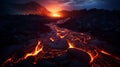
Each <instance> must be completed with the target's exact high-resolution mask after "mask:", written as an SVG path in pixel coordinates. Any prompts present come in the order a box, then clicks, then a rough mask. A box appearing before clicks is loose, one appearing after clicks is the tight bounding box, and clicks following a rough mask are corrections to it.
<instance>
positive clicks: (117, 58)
mask: <svg viewBox="0 0 120 67" xmlns="http://www.w3.org/2000/svg"><path fill="white" fill-rule="evenodd" d="M101 53H103V54H105V55H108V56H111V57H113V58H115V59H116V60H120V58H119V57H116V56H113V55H111V54H110V53H108V52H106V51H104V50H102V51H101Z"/></svg>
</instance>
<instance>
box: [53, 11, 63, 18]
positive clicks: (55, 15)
mask: <svg viewBox="0 0 120 67" xmlns="http://www.w3.org/2000/svg"><path fill="white" fill-rule="evenodd" d="M51 16H52V17H61V15H60V14H59V13H56V12H55V13H52V14H51Z"/></svg>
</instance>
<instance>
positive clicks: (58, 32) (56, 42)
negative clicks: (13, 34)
mask: <svg viewBox="0 0 120 67" xmlns="http://www.w3.org/2000/svg"><path fill="white" fill-rule="evenodd" d="M69 19H70V18H66V19H63V20H58V21H57V22H53V23H52V22H51V23H49V24H46V25H47V26H49V27H50V29H51V30H52V31H51V32H49V33H47V34H45V35H44V36H45V37H41V40H40V41H38V44H37V46H35V48H34V50H33V51H32V52H29V53H26V54H25V55H24V56H23V57H22V58H19V59H18V60H17V61H15V60H14V58H15V57H14V56H13V57H10V58H8V59H7V60H5V62H4V63H3V67H4V66H5V64H7V63H12V64H14V63H19V61H20V60H21V61H22V60H26V59H27V58H28V57H30V56H33V57H35V56H38V55H40V56H38V57H37V58H36V59H37V60H40V59H39V58H45V59H47V58H54V57H56V56H61V55H63V54H65V53H67V50H68V49H71V48H72V49H77V50H80V51H83V52H85V53H86V54H88V55H89V57H90V59H91V60H90V61H89V64H90V65H91V66H92V67H112V65H111V62H110V60H115V64H119V63H120V58H119V57H116V56H113V55H112V54H110V53H109V52H107V51H105V50H102V49H101V48H99V47H98V46H96V45H92V44H89V42H90V41H91V40H93V39H95V38H94V37H92V36H91V35H88V34H86V33H80V32H74V31H71V30H68V29H66V28H60V27H58V26H57V25H58V24H62V23H65V22H66V21H68V20H69ZM63 42H64V43H63ZM63 44H64V45H68V47H67V48H65V49H63V50H59V49H58V48H60V47H61V45H63ZM45 45H47V46H45ZM64 45H63V46H64ZM45 47H46V48H47V50H43V48H45ZM41 52H42V54H41ZM46 54H49V55H47V56H46ZM106 56H107V58H106ZM108 57H109V58H108ZM109 59H110V60H109ZM36 62H37V61H36V60H35V62H33V64H36Z"/></svg>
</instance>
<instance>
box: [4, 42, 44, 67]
mask: <svg viewBox="0 0 120 67" xmlns="http://www.w3.org/2000/svg"><path fill="white" fill-rule="evenodd" d="M42 49H43V46H42V45H41V41H38V44H37V45H36V47H35V49H34V50H33V51H32V52H30V53H26V54H25V55H24V57H21V58H19V59H18V60H14V58H15V57H11V58H9V59H7V60H6V61H5V62H4V63H3V64H2V66H3V67H4V65H5V64H6V63H8V62H9V63H18V62H19V61H21V60H25V59H27V58H28V57H30V56H33V57H34V56H37V55H38V54H39V53H40V52H41V51H42ZM34 63H35V62H34Z"/></svg>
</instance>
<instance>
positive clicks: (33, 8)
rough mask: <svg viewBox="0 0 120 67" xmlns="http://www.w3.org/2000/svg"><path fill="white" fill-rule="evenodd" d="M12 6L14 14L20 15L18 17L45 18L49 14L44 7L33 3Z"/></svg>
mask: <svg viewBox="0 0 120 67" xmlns="http://www.w3.org/2000/svg"><path fill="white" fill-rule="evenodd" d="M13 6H14V10H15V11H16V12H17V13H16V14H20V15H30V14H32V15H42V16H46V15H48V14H49V13H50V12H49V11H48V10H47V9H46V8H45V7H43V6H42V5H40V4H38V3H37V2H34V1H31V2H28V3H24V4H14V5H13Z"/></svg>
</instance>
